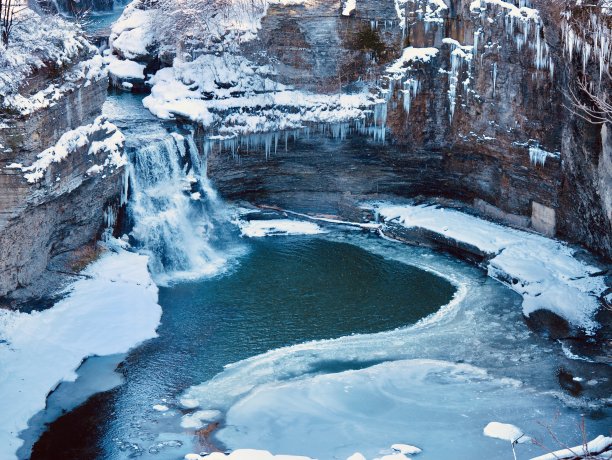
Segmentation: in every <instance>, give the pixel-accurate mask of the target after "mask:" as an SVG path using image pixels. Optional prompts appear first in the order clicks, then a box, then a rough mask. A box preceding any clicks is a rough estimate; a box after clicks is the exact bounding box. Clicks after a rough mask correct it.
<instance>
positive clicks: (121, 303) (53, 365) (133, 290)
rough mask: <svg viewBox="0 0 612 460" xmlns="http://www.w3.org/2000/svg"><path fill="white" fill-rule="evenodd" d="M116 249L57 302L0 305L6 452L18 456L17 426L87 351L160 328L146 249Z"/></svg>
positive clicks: (121, 347) (70, 376)
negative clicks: (28, 307) (39, 306)
mask: <svg viewBox="0 0 612 460" xmlns="http://www.w3.org/2000/svg"><path fill="white" fill-rule="evenodd" d="M113 251H116V252H112V251H110V250H107V251H106V252H105V253H104V254H103V255H102V257H101V258H100V259H99V260H97V261H96V262H94V263H93V264H91V265H90V266H89V267H88V268H87V269H86V270H85V271H84V272H83V278H82V279H80V280H79V281H76V282H75V283H73V284H72V285H71V286H70V287H69V289H68V291H67V292H68V295H67V297H66V298H64V299H63V300H61V301H59V302H58V303H57V304H55V306H53V307H52V308H50V309H48V310H44V311H40V312H33V313H31V314H26V313H19V312H15V311H6V310H1V311H0V339H1V340H0V363H2V365H1V366H0V394H2V398H0V412H1V413H2V417H0V458H3V459H7V460H8V459H12V458H16V454H15V452H16V450H17V449H18V448H19V446H20V445H21V444H22V443H23V441H22V440H21V439H19V438H18V436H19V432H20V431H22V430H24V429H25V428H27V426H28V420H29V419H30V417H32V416H33V415H34V414H36V413H37V412H39V411H40V410H42V409H44V408H45V402H46V398H47V395H48V393H49V392H50V391H52V390H53V389H54V388H55V387H56V386H57V385H58V384H59V383H60V382H62V381H73V380H74V379H75V378H76V373H75V371H76V369H77V368H78V367H79V366H80V365H81V363H82V361H83V359H85V358H87V357H89V356H94V355H96V356H103V355H111V354H116V353H125V352H127V351H128V350H129V349H130V348H132V347H134V346H136V345H137V344H139V343H140V342H142V341H144V340H147V339H150V338H152V337H155V336H156V333H155V329H156V328H157V326H158V324H159V320H160V317H161V307H160V306H159V305H157V287H156V286H155V284H154V283H153V281H152V280H151V278H150V276H149V273H148V271H147V257H145V256H142V255H138V254H133V253H130V252H127V251H125V250H123V249H118V248H115V249H114V250H113Z"/></svg>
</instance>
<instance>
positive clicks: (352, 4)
mask: <svg viewBox="0 0 612 460" xmlns="http://www.w3.org/2000/svg"><path fill="white" fill-rule="evenodd" d="M355 8H357V0H346V3H345V4H344V8H343V9H342V16H350V15H351V13H352V12H353V11H355Z"/></svg>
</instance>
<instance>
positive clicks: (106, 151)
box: [0, 52, 124, 305]
mask: <svg viewBox="0 0 612 460" xmlns="http://www.w3.org/2000/svg"><path fill="white" fill-rule="evenodd" d="M52 68H53V66H52V65H47V66H45V67H44V68H43V69H41V70H39V71H37V72H35V73H33V74H32V75H31V77H30V78H28V79H26V80H25V82H26V83H25V84H21V85H20V86H19V90H18V93H16V94H11V95H10V99H11V101H12V102H10V101H8V99H9V97H7V98H6V99H5V100H4V102H5V105H4V108H3V109H2V110H1V111H0V146H2V147H1V150H2V153H1V155H0V190H1V193H0V298H4V299H3V303H5V304H6V303H8V305H11V304H12V303H13V301H18V300H20V299H24V298H29V297H32V296H42V295H45V294H51V293H53V292H55V291H56V290H57V289H58V288H59V287H61V283H60V282H61V278H62V273H70V272H74V271H77V268H74V265H75V264H77V265H78V263H79V262H80V261H79V258H80V257H82V256H83V254H79V250H80V249H81V248H82V247H83V246H84V245H87V244H91V243H93V242H94V241H95V239H96V238H97V237H98V236H99V235H100V232H101V229H102V228H103V227H104V225H106V223H105V217H111V216H105V210H106V209H107V208H108V207H109V206H111V205H112V204H118V203H119V201H120V193H121V190H122V189H123V181H124V179H123V176H124V175H123V168H122V160H121V149H122V144H123V136H122V135H121V133H120V132H118V131H117V129H116V128H115V127H114V126H113V125H112V124H110V123H108V122H106V121H105V120H104V119H102V118H96V117H97V116H98V115H99V113H100V110H101V107H102V104H103V102H104V100H105V98H106V92H107V88H108V77H107V76H106V73H105V71H104V70H103V69H102V67H101V59H100V57H99V56H97V57H96V56H92V55H91V54H89V53H88V52H84V53H81V54H80V55H79V56H78V57H76V58H75V59H74V60H73V62H71V63H70V64H68V65H66V66H65V67H64V68H63V69H62V72H60V73H58V74H56V73H55V72H51V71H50V69H52ZM83 70H85V71H83ZM70 76H74V77H75V78H70ZM49 88H51V90H49ZM17 102H19V103H20V104H21V105H19V104H17ZM11 103H12V104H13V105H12V106H11Z"/></svg>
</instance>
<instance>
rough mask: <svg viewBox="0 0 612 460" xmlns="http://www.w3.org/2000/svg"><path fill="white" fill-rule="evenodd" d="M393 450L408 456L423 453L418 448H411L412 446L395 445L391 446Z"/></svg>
mask: <svg viewBox="0 0 612 460" xmlns="http://www.w3.org/2000/svg"><path fill="white" fill-rule="evenodd" d="M391 449H393V450H397V451H398V452H399V453H400V454H406V455H416V454H420V453H421V452H423V451H422V450H421V449H419V448H418V447H416V446H411V445H410V444H393V445H392V446H391Z"/></svg>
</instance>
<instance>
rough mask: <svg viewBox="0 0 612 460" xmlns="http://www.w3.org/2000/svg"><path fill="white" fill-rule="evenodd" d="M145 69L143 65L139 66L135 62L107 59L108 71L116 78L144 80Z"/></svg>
mask: <svg viewBox="0 0 612 460" xmlns="http://www.w3.org/2000/svg"><path fill="white" fill-rule="evenodd" d="M145 67H146V66H145V65H144V64H139V63H138V62H135V61H130V60H127V59H126V60H121V59H117V58H114V57H111V59H109V64H108V71H109V72H110V74H111V75H113V76H115V77H117V78H122V79H138V80H144V76H145V75H144V69H145Z"/></svg>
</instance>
